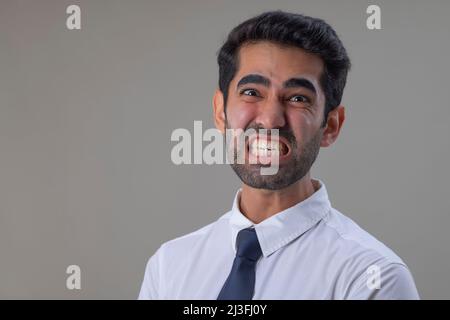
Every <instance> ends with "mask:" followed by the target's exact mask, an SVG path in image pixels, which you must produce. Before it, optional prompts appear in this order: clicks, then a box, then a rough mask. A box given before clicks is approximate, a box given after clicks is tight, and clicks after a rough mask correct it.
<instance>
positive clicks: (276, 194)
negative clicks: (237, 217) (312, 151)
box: [239, 173, 315, 224]
mask: <svg viewBox="0 0 450 320" xmlns="http://www.w3.org/2000/svg"><path fill="white" fill-rule="evenodd" d="M314 192H315V188H314V184H313V181H312V180H311V178H310V174H309V173H308V174H306V175H305V176H304V177H303V178H302V179H300V180H299V181H297V182H295V183H293V184H292V185H290V186H288V187H287V188H284V189H281V190H266V189H255V188H252V187H250V186H248V185H246V184H244V185H243V186H242V191H241V195H240V203H239V207H240V210H241V212H242V213H243V214H244V215H245V216H246V217H247V218H248V219H249V220H250V221H252V222H253V223H255V224H258V223H260V222H262V221H264V220H265V219H267V218H270V217H271V216H273V215H275V214H277V213H278V212H281V211H283V210H286V209H287V208H290V207H292V206H294V205H296V204H297V203H299V202H301V201H303V200H305V199H307V198H308V197H310V196H311V195H312V194H313V193H314Z"/></svg>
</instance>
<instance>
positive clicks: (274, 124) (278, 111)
mask: <svg viewBox="0 0 450 320" xmlns="http://www.w3.org/2000/svg"><path fill="white" fill-rule="evenodd" d="M259 107H260V108H259V112H258V115H257V117H256V119H255V122H256V123H257V124H258V125H260V126H261V127H262V128H265V129H277V128H283V127H284V126H285V124H286V119H285V113H284V106H283V105H282V103H281V102H280V101H279V100H278V99H276V98H273V99H270V100H267V101H266V103H264V104H262V105H260V106H259Z"/></svg>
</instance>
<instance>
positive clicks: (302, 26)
mask: <svg viewBox="0 0 450 320" xmlns="http://www.w3.org/2000/svg"><path fill="white" fill-rule="evenodd" d="M259 41H270V42H274V43H277V44H280V45H286V46H293V47H297V48H301V49H303V50H305V51H307V52H310V53H313V54H316V55H318V56H319V57H320V58H321V59H322V60H323V62H324V71H323V74H322V75H321V79H320V85H321V86H322V90H323V91H324V93H325V114H324V116H325V117H324V123H323V125H325V123H326V120H327V117H328V113H329V112H330V111H331V110H333V109H334V108H336V107H337V106H339V105H340V103H341V100H342V95H343V92H344V87H345V83H346V81H347V73H348V71H349V70H350V66H351V63H350V59H349V57H348V55H347V52H346V50H345V48H344V46H343V44H342V42H341V40H340V39H339V37H338V36H337V34H336V32H335V31H334V30H333V28H332V27H331V26H330V25H329V24H328V23H326V22H325V21H323V20H321V19H317V18H312V17H308V16H305V15H301V14H295V13H289V12H283V11H269V12H265V13H262V14H260V15H258V16H256V17H254V18H251V19H249V20H246V21H244V22H242V23H241V24H239V25H238V26H237V27H235V28H234V29H233V30H232V31H231V32H230V33H229V34H228V38H227V40H226V41H225V43H224V44H223V45H222V47H221V48H220V50H219V52H218V56H217V62H218V64H219V89H220V90H221V91H222V93H223V95H224V103H225V106H226V103H227V98H228V89H229V86H230V82H231V81H232V80H233V78H234V76H235V74H236V72H237V70H238V67H239V61H238V58H239V56H238V53H239V49H240V48H241V47H242V45H244V44H247V43H255V42H259Z"/></svg>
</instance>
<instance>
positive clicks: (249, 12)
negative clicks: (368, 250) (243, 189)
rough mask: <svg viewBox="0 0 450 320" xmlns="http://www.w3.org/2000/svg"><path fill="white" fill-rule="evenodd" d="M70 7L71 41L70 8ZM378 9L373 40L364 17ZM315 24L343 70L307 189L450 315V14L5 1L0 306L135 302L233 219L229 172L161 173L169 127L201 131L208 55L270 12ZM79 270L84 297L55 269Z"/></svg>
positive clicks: (445, 8)
mask: <svg viewBox="0 0 450 320" xmlns="http://www.w3.org/2000/svg"><path fill="white" fill-rule="evenodd" d="M70 4H78V5H80V7H81V26H82V28H81V30H68V29H67V28H66V18H67V16H68V15H67V14H66V7H67V6H68V5H70ZM369 4H377V5H379V6H380V7H381V20H382V30H368V29H367V27H366V19H367V16H368V15H367V14H366V8H367V6H368V5H369ZM273 9H282V10H287V11H292V12H297V13H304V14H307V15H311V16H315V17H319V18H323V19H325V20H326V21H327V22H329V23H330V24H331V25H332V26H333V27H334V28H335V29H336V31H337V32H338V34H339V35H340V37H341V39H342V40H343V42H344V45H345V46H346V48H347V50H348V52H349V55H350V57H351V59H352V63H353V69H352V71H351V73H350V75H349V79H348V83H347V87H346V90H345V94H344V99H343V104H344V105H345V106H346V112H347V119H346V122H345V125H344V128H343V130H342V132H341V135H340V137H339V139H338V141H337V142H336V143H335V144H334V145H333V146H332V147H331V148H328V149H321V152H320V154H319V158H318V161H317V162H316V164H315V165H314V167H313V177H316V178H319V179H321V180H323V181H324V182H325V183H326V185H327V189H328V191H329V193H330V197H331V201H332V205H333V206H334V207H335V208H336V209H338V210H340V211H341V212H343V213H344V214H346V215H347V216H349V217H350V218H352V219H353V220H355V221H356V222H357V223H358V224H359V225H360V226H361V227H363V228H364V229H366V230H367V231H369V232H370V233H372V234H373V235H374V236H376V237H377V238H378V239H379V240H381V241H382V242H384V243H385V244H386V245H388V246H389V247H390V248H392V249H393V250H394V251H395V252H396V253H397V254H398V255H399V256H400V257H402V258H403V260H404V261H405V262H406V263H407V264H408V266H409V267H410V269H411V272H412V274H413V276H414V278H415V280H416V284H417V287H418V289H419V292H420V294H421V297H422V298H426V299H431V298H437V299H440V298H447V299H448V298H450V276H449V271H450V248H449V247H450V246H449V244H450V233H449V232H448V229H449V226H450V216H449V213H450V194H449V188H448V183H449V181H450V170H448V164H449V163H450V149H449V147H450V145H449V137H450V125H449V122H450V106H449V102H448V101H449V92H450V90H449V89H450V88H449V80H448V77H449V75H450V65H449V62H448V57H450V44H449V34H450V21H449V19H448V14H449V13H450V2H449V1H446V0H441V1H438V0H434V1H413V0H402V1H400V0H395V1H392V0H389V1H384V0H383V1H382V0H374V1H361V0H359V1H356V0H354V1H351V0H345V1H342V0H341V1H331V0H330V1H318V0H310V1H304V0H292V1H288V0H276V1H275V0H270V1H267V0H240V1H216V0H187V1H185V0H178V1H173V0H170V1H168V0H164V1H143V0H142V1H137V0H133V1H120V0H95V1H75V0H73V1H67V0H65V1H57V0H54V1H42V0H40V1H32V0H28V1H19V0H11V1H8V0H1V2H0V298H7V299H9V298H25V299H29V298H40V299H47V298H62V299H80V298H85V299H97V298H102V299H103V298H105V299H113V298H124V299H135V298H136V297H137V295H138V292H139V289H140V285H141V281H142V278H143V275H144V268H145V264H146V262H147V259H148V258H149V257H150V256H151V255H152V254H153V253H154V252H155V250H156V249H157V248H158V247H159V246H160V245H161V244H162V243H163V242H165V241H167V240H170V239H173V238H175V237H177V236H181V235H183V234H186V233H188V232H191V231H194V230H196V229H198V228H200V227H202V226H204V225H206V224H208V223H210V222H212V221H214V220H216V219H217V218H218V217H219V216H220V215H222V214H223V213H225V212H226V211H228V210H229V209H230V208H231V204H232V200H233V197H234V194H235V192H236V190H237V188H238V187H239V184H240V181H239V180H238V178H237V177H236V176H235V175H234V173H233V172H232V170H231V169H230V168H229V167H228V166H227V165H213V166H207V165H182V166H176V165H174V164H172V162H171V159H170V152H171V149H172V147H173V146H174V145H175V144H176V143H174V142H171V141H170V136H171V133H172V131H173V130H174V129H176V128H187V129H189V130H193V123H194V120H202V121H203V126H204V128H210V127H213V121H212V107H211V97H212V94H213V92H214V89H215V88H216V84H217V77H218V68H217V66H216V52H217V50H218V49H219V47H220V45H221V44H222V42H223V41H224V40H225V37H226V35H227V34H228V32H229V31H230V29H231V28H232V27H234V26H235V25H237V24H238V23H240V22H242V21H243V20H244V19H247V18H249V17H252V16H254V15H256V14H259V13H261V12H263V11H266V10H273ZM72 264H76V265H79V266H80V267H81V286H82V288H81V290H73V291H70V290H67V289H66V278H67V277H68V275H67V274H66V268H67V266H69V265H72Z"/></svg>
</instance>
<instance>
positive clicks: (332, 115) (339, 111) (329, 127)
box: [320, 106, 345, 147]
mask: <svg viewBox="0 0 450 320" xmlns="http://www.w3.org/2000/svg"><path fill="white" fill-rule="evenodd" d="M344 121H345V107H344V106H338V107H337V108H335V109H333V110H331V111H330V112H329V113H328V118H327V122H326V124H325V128H324V131H323V135H322V141H321V142H320V146H321V147H328V146H330V145H332V144H333V143H334V142H335V141H336V139H337V137H338V136H339V132H340V131H341V128H342V125H343V124H344Z"/></svg>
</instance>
